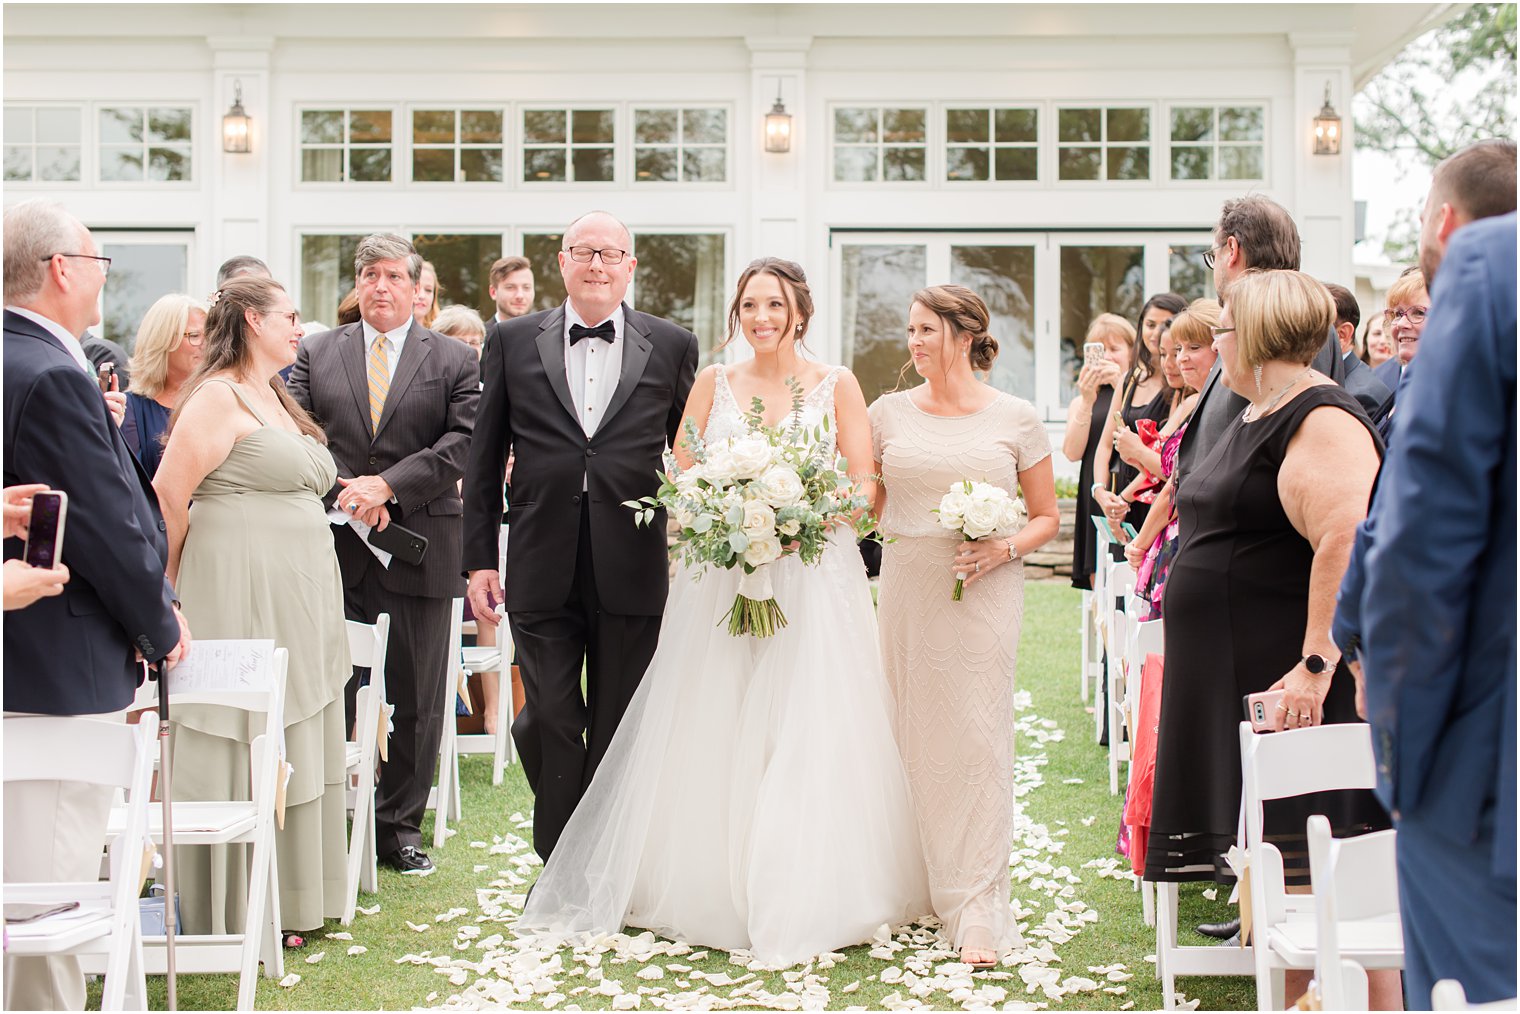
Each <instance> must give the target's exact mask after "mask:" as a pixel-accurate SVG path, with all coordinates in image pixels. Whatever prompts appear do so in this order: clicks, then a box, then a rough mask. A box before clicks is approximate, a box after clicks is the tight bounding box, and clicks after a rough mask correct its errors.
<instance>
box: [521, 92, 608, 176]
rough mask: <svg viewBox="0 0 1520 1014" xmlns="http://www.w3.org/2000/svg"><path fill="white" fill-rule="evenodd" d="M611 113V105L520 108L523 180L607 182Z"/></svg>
mask: <svg viewBox="0 0 1520 1014" xmlns="http://www.w3.org/2000/svg"><path fill="white" fill-rule="evenodd" d="M614 120H615V117H614V115H613V111H612V110H611V109H526V110H524V111H523V173H522V178H523V182H524V183H555V182H557V183H572V182H574V183H593V182H594V183H610V182H611V181H612V180H613V178H614V171H613V166H614V161H615V160H614V158H613V152H614V145H615V143H616V133H617V131H616V127H615V125H614Z"/></svg>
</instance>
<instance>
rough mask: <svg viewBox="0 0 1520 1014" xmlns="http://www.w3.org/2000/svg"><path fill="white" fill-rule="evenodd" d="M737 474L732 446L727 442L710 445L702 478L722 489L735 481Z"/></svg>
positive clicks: (703, 466) (703, 465)
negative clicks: (714, 445)
mask: <svg viewBox="0 0 1520 1014" xmlns="http://www.w3.org/2000/svg"><path fill="white" fill-rule="evenodd" d="M735 475H736V472H735V470H734V456H733V451H732V448H731V447H730V446H729V445H728V444H726V443H723V444H719V445H718V446H716V447H709V448H708V449H707V460H706V461H704V462H703V463H702V478H704V479H706V480H707V481H708V482H710V483H712V484H713V485H714V486H717V487H718V488H719V489H722V488H723V487H725V486H727V485H728V484H729V483H731V482H733V481H734V477H735Z"/></svg>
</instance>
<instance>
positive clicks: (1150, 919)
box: [1140, 880, 1160, 960]
mask: <svg viewBox="0 0 1520 1014" xmlns="http://www.w3.org/2000/svg"><path fill="white" fill-rule="evenodd" d="M1140 913H1141V917H1142V918H1143V919H1144V920H1145V924H1146V925H1147V926H1155V925H1156V885H1155V884H1153V883H1151V882H1150V881H1149V880H1142V881H1140ZM1157 960H1160V958H1159V957H1158V958H1157Z"/></svg>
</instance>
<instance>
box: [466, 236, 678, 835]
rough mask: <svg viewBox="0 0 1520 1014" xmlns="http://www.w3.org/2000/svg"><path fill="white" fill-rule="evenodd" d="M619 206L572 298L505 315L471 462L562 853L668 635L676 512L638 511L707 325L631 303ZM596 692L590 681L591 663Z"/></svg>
mask: <svg viewBox="0 0 1520 1014" xmlns="http://www.w3.org/2000/svg"><path fill="white" fill-rule="evenodd" d="M632 247H633V242H632V237H631V236H630V235H629V232H628V229H627V228H626V227H625V226H624V225H623V224H622V223H621V222H619V221H618V220H617V219H616V218H613V217H612V216H611V215H608V214H605V213H603V212H592V213H591V214H588V215H584V216H582V217H581V218H578V219H576V220H575V222H573V223H571V225H570V227H569V228H568V229H566V230H565V235H564V241H563V244H562V248H561V250H560V254H559V268H560V273H561V274H562V275H563V276H564V279H565V291H566V292H567V293H568V294H569V298H568V299H567V300H566V302H565V304H564V305H563V306H558V307H555V308H554V309H552V310H544V311H542V312H539V313H534V314H528V315H527V316H523V317H518V318H515V319H513V320H509V321H499V322H497V323H495V324H493V325H492V327H491V333H490V334H488V335H487V336H486V353H485V368H484V376H485V389H484V391H483V393H482V395H481V401H480V421H479V425H477V426H476V429H475V439H474V441H473V443H472V445H471V447H470V467H469V472H468V473H467V474H466V476H465V485H464V496H465V551H464V565H465V568H466V570H467V571H468V572H469V577H470V606H471V608H473V609H474V611H475V616H476V618H477V619H479V620H480V621H482V622H486V623H494V622H498V621H497V619H496V612H495V609H496V606H497V605H498V604H499V603H501V602H503V601H505V603H506V611H507V616H508V619H509V621H510V622H511V624H512V636H513V638H514V640H515V642H516V646H517V651H518V655H519V657H520V658H521V660H522V674H523V691H524V696H525V698H526V703H525V705H524V707H523V709H522V712H521V713H520V714H519V715H518V717H517V720H516V721H515V722H513V723H512V738H513V739H514V740H515V741H516V742H517V749H518V753H519V755H520V756H521V757H522V762H523V771H524V773H525V774H526V775H527V776H528V784H529V785H530V786H531V787H532V789H533V793H534V796H535V797H536V803H535V807H534V815H533V844H534V847H535V848H536V849H537V851H538V854H539V855H541V856H543V857H544V858H546V859H547V858H548V857H549V854H550V852H552V851H553V849H554V845H555V843H556V842H557V841H558V840H559V836H560V832H561V831H562V830H563V829H564V826H565V822H566V821H568V820H569V819H570V814H571V812H572V811H573V810H574V809H575V805H576V803H577V802H579V801H580V798H581V794H582V793H583V792H584V791H585V788H586V786H587V785H588V784H589V783H590V781H591V776H592V775H593V774H594V773H595V772H596V766H597V764H598V763H599V762H600V761H601V759H602V756H603V754H605V753H606V751H607V746H608V744H609V743H610V742H611V740H612V734H613V732H615V731H616V729H617V725H618V722H619V721H620V720H621V719H622V717H623V712H624V711H625V710H626V709H627V707H628V702H629V700H630V699H631V698H632V697H633V692H634V690H635V689H637V688H638V685H639V680H640V679H642V678H643V675H644V669H645V668H646V667H647V666H648V664H649V660H650V658H651V657H652V656H653V655H654V649H655V644H656V643H657V641H658V640H659V634H660V616H661V614H662V613H663V611H664V608H665V595H666V592H667V590H668V588H669V563H668V558H667V554H666V545H665V514H664V512H663V511H661V512H659V513H658V514H656V516H655V520H654V523H653V524H650V525H648V526H646V527H635V525H634V519H633V512H632V511H630V510H629V509H628V508H626V507H624V506H622V504H623V501H625V500H633V499H637V498H639V497H642V496H648V495H652V494H653V493H654V492H655V490H656V489H657V488H658V481H657V480H656V478H655V476H656V473H657V472H658V471H659V469H660V468H661V453H662V452H663V450H664V449H665V447H666V445H667V443H674V442H675V440H676V439H677V437H678V427H679V426H680V421H681V413H682V411H683V409H684V408H685V405H686V396H687V394H688V393H690V391H691V385H692V381H693V379H694V378H695V376H696V368H697V339H696V337H695V336H693V335H692V333H691V332H689V331H687V330H686V329H684V328H681V327H678V326H677V325H675V324H672V323H671V322H670V321H668V320H662V319H660V318H659V317H653V316H650V315H649V314H647V313H639V312H637V311H635V310H632V309H630V308H629V307H628V306H626V305H625V304H624V303H623V296H624V294H625V293H626V292H627V291H628V283H629V282H630V281H631V280H632V278H633V269H634V266H635V264H636V263H637V262H636V260H635V259H634V257H633V254H632ZM508 448H515V453H516V461H515V463H514V465H513V469H512V501H511V503H510V504H509V505H508V511H509V514H508V517H509V519H510V526H511V538H510V539H509V540H508V543H507V565H506V569H507V576H508V580H507V582H506V591H505V594H503V591H502V587H503V586H502V581H501V575H500V574H499V573H498V572H497V556H498V550H497V545H498V534H499V529H500V523H501V510H502V479H503V470H504V467H505V463H506V460H507V450H508ZM583 666H584V668H585V672H586V688H587V697H586V699H583V698H582V696H581V670H582V667H583Z"/></svg>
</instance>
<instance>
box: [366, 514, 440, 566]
mask: <svg viewBox="0 0 1520 1014" xmlns="http://www.w3.org/2000/svg"><path fill="white" fill-rule="evenodd" d="M369 544H370V545H371V546H374V547H375V548H376V549H383V550H385V551H386V552H387V553H390V554H391V555H392V556H394V557H395V558H396V559H398V560H400V561H401V562H402V563H411V564H418V563H421V562H422V558H423V557H424V556H425V555H427V547H428V540H427V536H425V535H418V534H417V533H416V532H414V531H412V530H411V529H410V528H402V527H401V526H400V525H398V524H396V522H394V521H392V522H391V523H390V524H388V525H386V526H385V531H383V532H382V531H381V530H380V529H378V528H371V529H370V532H369Z"/></svg>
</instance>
